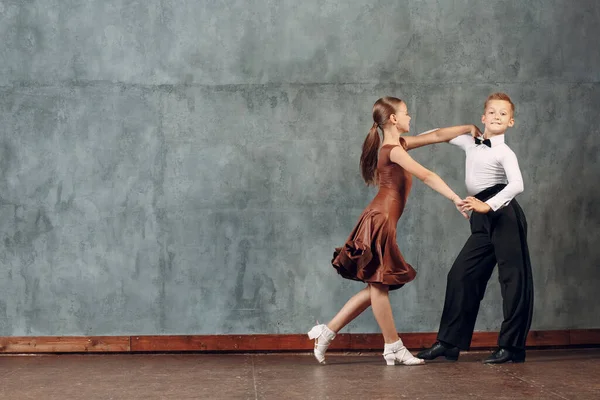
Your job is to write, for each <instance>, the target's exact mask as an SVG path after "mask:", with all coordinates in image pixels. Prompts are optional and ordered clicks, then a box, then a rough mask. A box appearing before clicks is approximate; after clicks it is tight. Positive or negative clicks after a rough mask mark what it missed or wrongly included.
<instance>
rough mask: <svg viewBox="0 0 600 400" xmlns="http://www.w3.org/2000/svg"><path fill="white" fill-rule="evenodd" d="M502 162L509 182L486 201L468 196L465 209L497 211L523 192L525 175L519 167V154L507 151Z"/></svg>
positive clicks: (484, 211)
mask: <svg viewBox="0 0 600 400" xmlns="http://www.w3.org/2000/svg"><path fill="white" fill-rule="evenodd" d="M500 164H502V167H504V173H505V174H506V179H507V180H508V184H507V185H506V187H505V188H504V189H502V190H501V191H500V192H498V194H496V195H495V196H494V197H492V198H491V199H488V200H487V201H486V202H485V203H484V202H482V201H480V200H477V199H476V198H475V197H467V198H466V199H465V203H466V204H467V205H466V206H465V208H464V210H473V211H476V212H478V213H482V214H485V213H487V212H490V211H496V210H498V209H500V208H502V207H504V206H506V205H507V204H508V203H510V201H511V200H512V199H514V198H515V196H516V195H518V194H519V193H521V192H523V189H524V186H523V177H522V176H521V170H520V169H519V161H518V160H517V156H516V155H515V153H513V152H512V151H509V152H507V153H506V154H505V155H504V156H503V157H502V158H501V159H500Z"/></svg>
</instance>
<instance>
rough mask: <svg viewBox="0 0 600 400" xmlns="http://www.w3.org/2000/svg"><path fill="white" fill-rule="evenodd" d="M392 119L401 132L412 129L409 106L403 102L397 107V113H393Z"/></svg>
mask: <svg viewBox="0 0 600 400" xmlns="http://www.w3.org/2000/svg"><path fill="white" fill-rule="evenodd" d="M390 119H391V120H392V123H393V124H394V125H395V126H396V128H397V129H398V131H400V133H405V132H409V131H410V119H411V118H410V115H408V107H406V103H404V102H402V103H400V105H399V106H398V108H397V109H396V114H392V115H391V117H390Z"/></svg>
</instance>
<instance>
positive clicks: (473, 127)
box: [471, 125, 483, 138]
mask: <svg viewBox="0 0 600 400" xmlns="http://www.w3.org/2000/svg"><path fill="white" fill-rule="evenodd" d="M471 136H473V137H474V138H476V137H480V136H483V133H481V131H480V130H479V128H478V127H477V126H476V125H471Z"/></svg>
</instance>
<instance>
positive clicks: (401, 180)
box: [331, 139, 417, 290]
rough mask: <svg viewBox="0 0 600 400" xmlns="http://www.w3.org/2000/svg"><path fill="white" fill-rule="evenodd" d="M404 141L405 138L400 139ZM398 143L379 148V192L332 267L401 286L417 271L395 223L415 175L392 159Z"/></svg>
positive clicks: (344, 273) (360, 277)
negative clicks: (402, 250) (401, 244)
mask: <svg viewBox="0 0 600 400" xmlns="http://www.w3.org/2000/svg"><path fill="white" fill-rule="evenodd" d="M400 140H401V142H402V143H403V144H404V143H405V142H404V141H403V140H402V139H400ZM394 147H395V145H384V146H382V147H381V149H380V150H379V159H378V162H377V172H378V174H379V192H378V193H377V195H376V196H375V198H374V199H373V201H371V203H370V204H369V205H368V206H367V208H366V209H365V210H364V211H363V213H362V214H361V215H360V218H359V219H358V223H357V224H356V226H355V227H354V229H353V230H352V233H351V234H350V236H349V237H348V239H347V240H346V243H345V244H344V246H343V247H339V248H336V249H335V252H334V253H333V260H332V261H331V263H332V265H333V267H334V268H335V269H336V270H337V272H338V273H339V274H340V275H341V276H343V277H344V278H347V279H352V280H356V281H362V282H366V283H381V284H385V285H389V288H390V290H393V289H398V288H401V287H402V286H403V285H404V284H405V283H407V282H410V281H412V280H413V279H414V278H415V275H416V274H417V273H416V271H415V270H414V269H413V267H412V266H411V265H410V264H408V263H407V262H406V261H405V260H404V257H402V254H401V253H400V249H399V248H398V244H397V243H396V224H397V223H398V219H399V218H400V216H401V215H402V211H403V210H404V206H405V204H406V199H407V197H408V193H409V192H410V188H411V186H412V176H411V174H410V173H409V172H408V171H406V170H405V169H404V168H402V167H401V166H399V165H398V164H395V163H393V162H392V161H391V160H390V152H391V151H392V149H393V148H394Z"/></svg>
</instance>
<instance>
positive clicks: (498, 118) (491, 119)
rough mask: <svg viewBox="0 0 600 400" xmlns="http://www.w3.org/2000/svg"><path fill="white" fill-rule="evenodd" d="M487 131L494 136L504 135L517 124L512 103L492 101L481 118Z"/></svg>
mask: <svg viewBox="0 0 600 400" xmlns="http://www.w3.org/2000/svg"><path fill="white" fill-rule="evenodd" d="M481 122H482V123H483V124H484V125H485V130H486V131H487V132H489V133H492V134H501V133H504V132H505V131H506V130H507V129H508V128H511V127H512V126H513V125H514V124H515V120H514V119H513V115H512V110H511V107H510V103H509V102H508V101H506V100H490V101H488V104H487V107H486V108H485V112H484V114H483V115H482V116H481Z"/></svg>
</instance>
